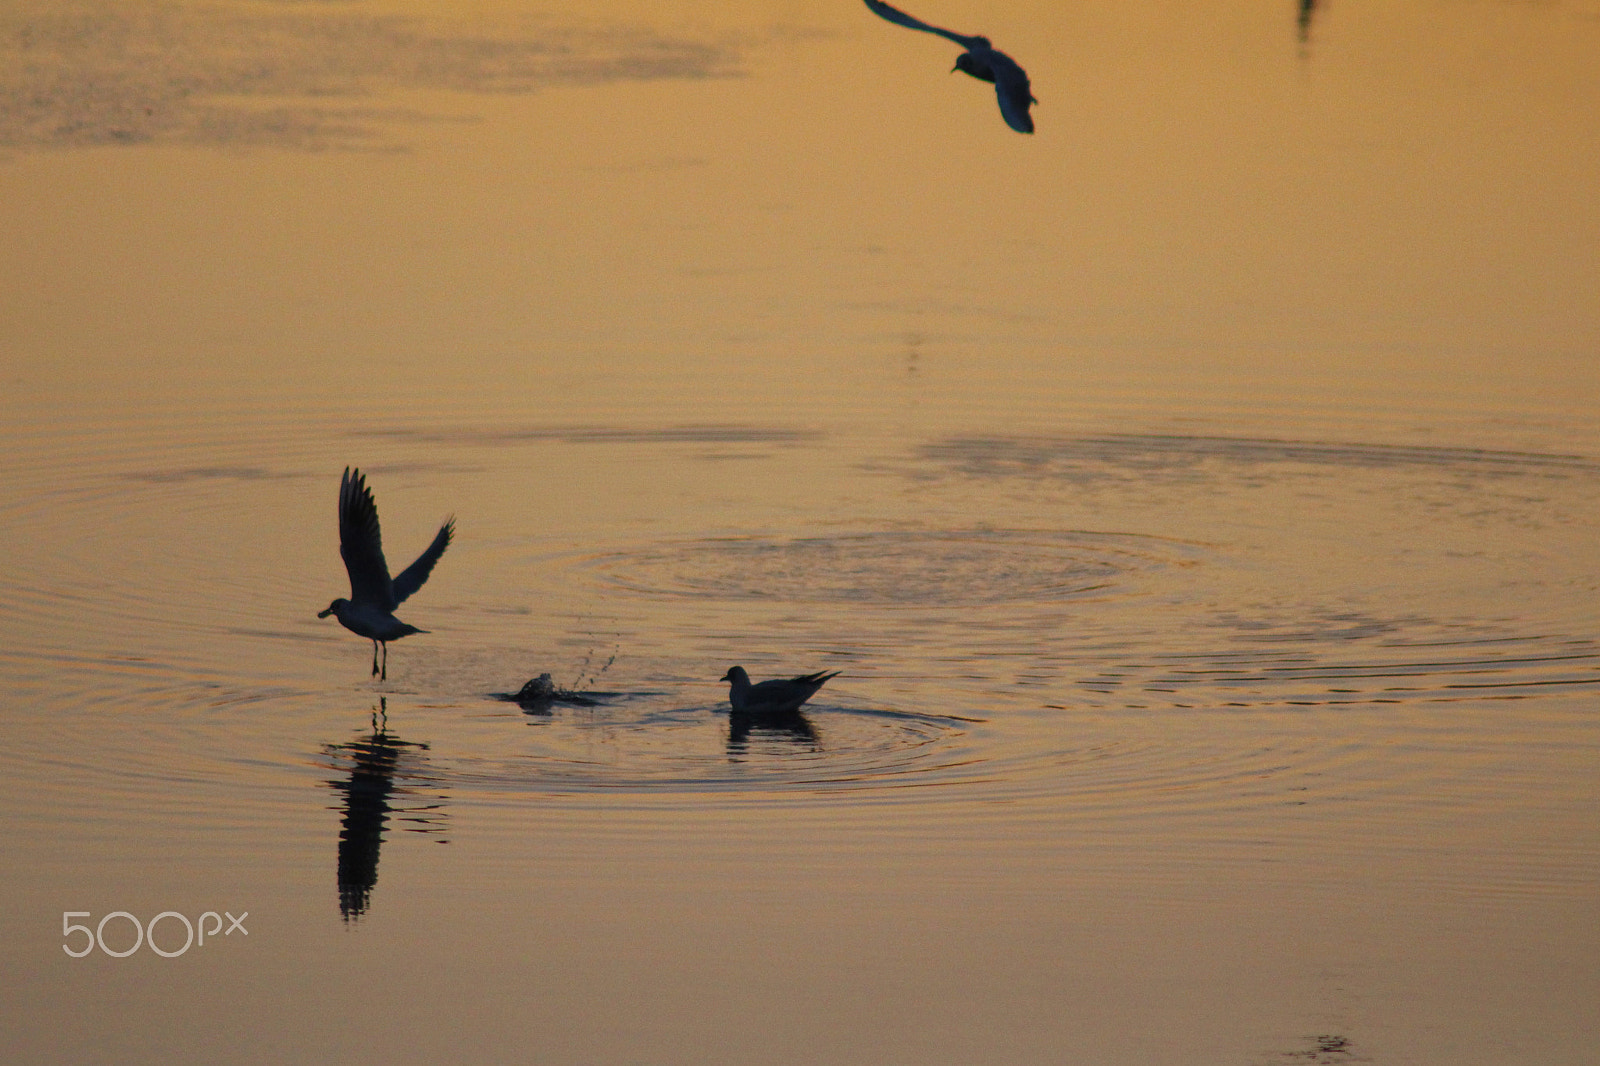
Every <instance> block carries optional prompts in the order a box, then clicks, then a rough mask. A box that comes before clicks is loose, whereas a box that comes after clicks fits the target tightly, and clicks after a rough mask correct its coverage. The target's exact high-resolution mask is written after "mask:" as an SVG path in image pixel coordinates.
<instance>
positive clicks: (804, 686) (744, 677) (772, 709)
mask: <svg viewBox="0 0 1600 1066" xmlns="http://www.w3.org/2000/svg"><path fill="white" fill-rule="evenodd" d="M838 676H839V671H837V670H835V671H834V672H833V673H831V674H830V673H826V672H823V673H816V674H802V675H801V676H800V677H793V678H787V679H784V678H779V679H777V680H774V681H763V682H761V684H759V685H752V684H751V683H750V675H749V674H747V673H745V670H744V667H742V666H730V667H728V672H727V673H725V674H723V675H722V677H721V680H723V681H731V682H733V685H732V687H731V688H729V690H728V702H729V703H730V704H732V705H733V713H734V714H772V715H778V714H792V713H793V712H795V711H798V710H799V709H800V705H801V704H802V703H804V702H805V701H806V700H809V699H810V698H811V697H812V696H815V695H816V694H817V689H819V688H821V687H822V686H823V685H825V684H827V683H828V681H829V680H831V679H832V678H835V677H838Z"/></svg>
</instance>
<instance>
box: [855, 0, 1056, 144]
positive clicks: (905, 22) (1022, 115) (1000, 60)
mask: <svg viewBox="0 0 1600 1066" xmlns="http://www.w3.org/2000/svg"><path fill="white" fill-rule="evenodd" d="M866 4H867V7H868V8H869V9H870V10H871V11H872V13H873V14H874V15H877V16H878V17H879V18H883V19H888V20H889V21H890V22H893V23H895V24H896V25H900V26H906V27H909V28H910V29H913V30H922V31H923V32H925V33H937V34H938V35H939V36H940V37H944V38H947V39H949V40H952V41H954V42H955V43H956V44H959V45H960V46H961V47H963V48H965V49H966V51H965V52H963V53H961V54H960V55H958V56H956V65H955V67H954V68H952V70H951V73H955V71H957V70H959V71H961V72H962V73H963V74H970V75H972V76H973V77H974V78H977V79H978V80H980V81H990V82H993V83H994V91H995V95H996V96H998V97H999V98H1000V114H1001V116H1002V117H1003V118H1004V119H1005V120H1006V125H1008V126H1010V127H1011V128H1012V129H1014V130H1016V131H1017V132H1018V133H1032V132H1033V116H1032V115H1030V114H1029V113H1028V108H1030V107H1031V106H1033V105H1034V104H1036V103H1038V102H1039V101H1037V100H1035V99H1034V98H1033V91H1032V89H1031V88H1030V87H1029V85H1028V74H1027V72H1026V71H1024V70H1023V69H1022V68H1021V67H1019V66H1018V65H1017V61H1016V60H1014V59H1012V58H1011V57H1010V56H1008V55H1006V54H1005V53H1004V52H1001V51H998V50H997V49H996V48H995V47H994V46H993V45H991V44H990V43H989V38H987V37H967V36H963V35H962V34H959V33H953V32H951V31H950V30H943V29H940V28H939V27H938V26H930V25H928V24H927V23H926V22H923V21H922V20H921V19H917V18H912V17H911V16H910V15H908V14H906V13H905V12H904V11H901V10H899V9H898V8H893V7H890V6H889V5H888V4H886V3H884V2H883V0H866Z"/></svg>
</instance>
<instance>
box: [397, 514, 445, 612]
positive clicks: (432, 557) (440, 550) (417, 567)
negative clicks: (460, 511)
mask: <svg viewBox="0 0 1600 1066" xmlns="http://www.w3.org/2000/svg"><path fill="white" fill-rule="evenodd" d="M455 531H456V520H455V518H454V517H453V516H452V517H450V518H447V519H445V522H444V525H442V526H440V527H439V532H438V533H436V534H435V535H434V538H433V543H432V544H430V545H428V550H427V551H425V552H423V553H422V554H421V555H419V556H417V561H416V562H414V563H412V564H411V565H410V566H408V567H406V568H405V569H404V570H402V571H400V573H399V574H398V575H397V576H396V577H395V579H394V602H395V606H396V607H398V606H399V605H400V604H402V603H404V602H405V599H406V597H407V596H409V595H411V594H412V593H413V592H415V591H417V590H418V589H419V588H421V587H422V583H423V582H424V581H426V580H428V575H429V574H431V573H433V564H434V563H436V562H438V561H439V556H441V555H443V554H444V550H445V549H446V548H448V547H450V537H451V535H452V534H453V533H455ZM391 609H392V608H391Z"/></svg>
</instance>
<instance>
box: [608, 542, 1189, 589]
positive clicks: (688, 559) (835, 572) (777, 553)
mask: <svg viewBox="0 0 1600 1066" xmlns="http://www.w3.org/2000/svg"><path fill="white" fill-rule="evenodd" d="M1202 557H1203V549H1202V548H1201V546H1199V545H1196V544H1192V543H1186V542H1183V541H1177V540H1172V539H1166V538H1161V537H1149V536H1139V535H1135V534H1127V533H1094V532H1086V531H1078V530H1066V531H1059V532H1058V531H1042V530H1040V531H1035V530H953V531H943V532H905V531H891V532H878V533H847V534H834V535H830V536H819V537H714V538H707V539H700V540H689V541H682V542H679V543H671V544H656V545H649V546H644V547H639V548H635V549H631V550H626V551H620V552H610V553H607V554H604V555H597V556H590V557H587V558H585V559H584V560H582V565H583V566H585V567H587V568H588V569H589V570H591V571H592V572H593V573H595V574H596V575H597V576H598V578H599V579H600V581H601V582H602V583H603V584H605V585H606V586H608V587H609V588H611V589H615V590H621V591H625V592H632V593H637V594H642V595H645V596H650V597H658V598H675V597H685V598H704V599H718V600H772V601H777V602H783V603H813V604H816V603H833V604H846V605H850V604H859V605H877V606H891V607H892V606H901V605H903V606H914V607H927V606H928V605H930V604H937V605H941V606H943V607H972V606H983V605H989V604H1006V603H1023V602H1048V601H1054V600H1069V599H1077V598H1081V597H1103V596H1110V595H1117V594H1125V593H1128V592H1130V591H1132V589H1133V588H1134V586H1133V584H1132V579H1135V578H1138V577H1141V576H1143V575H1147V574H1150V573H1154V572H1158V571H1161V570H1164V569H1168V568H1171V567H1177V566H1192V565H1195V564H1196V563H1197V562H1199V561H1200V559H1201V558H1202Z"/></svg>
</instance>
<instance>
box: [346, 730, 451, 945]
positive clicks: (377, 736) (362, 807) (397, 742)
mask: <svg viewBox="0 0 1600 1066" xmlns="http://www.w3.org/2000/svg"><path fill="white" fill-rule="evenodd" d="M388 726H389V722H388V701H387V699H384V700H383V701H382V705H381V706H380V708H379V709H378V710H376V711H374V712H373V714H372V729H371V732H370V734H368V735H364V736H359V737H357V738H356V739H355V740H352V741H349V742H347V743H344V744H329V745H326V746H325V747H324V748H323V752H324V754H326V755H328V756H330V757H332V758H333V759H335V760H336V761H338V762H340V763H343V762H346V761H348V763H349V766H350V770H349V773H348V775H347V776H346V777H344V778H342V779H336V780H333V781H329V782H328V787H329V788H331V789H333V790H334V791H335V792H338V793H341V794H342V795H343V797H344V798H343V801H342V803H341V805H340V806H341V810H342V812H343V814H342V817H341V818H340V824H339V860H338V884H339V914H340V915H341V916H342V917H343V918H344V920H345V921H346V922H347V923H348V922H352V921H355V920H356V919H358V918H360V917H361V916H362V915H363V914H365V913H366V912H367V908H368V907H369V906H370V905H371V901H372V890H373V888H374V887H375V886H376V885H377V883H378V856H379V853H380V851H381V850H382V848H383V834H384V830H385V829H386V828H387V826H388V823H389V815H390V813H391V812H394V811H396V810H398V811H400V812H401V813H404V814H408V815H409V816H410V818H411V820H413V821H416V822H418V823H419V824H420V825H421V826H424V827H428V826H434V825H436V824H437V823H438V821H439V820H440V815H438V813H437V810H438V805H437V804H434V805H428V806H424V807H421V808H416V809H411V808H405V807H397V806H396V805H395V804H394V803H392V802H391V799H392V797H393V796H394V795H395V794H396V793H397V792H404V791H405V789H404V788H403V786H397V785H396V784H395V778H396V776H397V775H399V776H400V777H401V778H402V779H404V778H405V777H408V776H416V775H417V774H418V771H419V770H420V765H418V764H419V763H420V761H421V760H420V758H418V757H416V756H414V755H413V754H412V753H413V752H421V751H426V750H428V746H427V745H426V744H420V743H415V742H412V741H408V740H401V739H400V738H399V737H397V736H395V735H394V734H393V733H390V732H389V729H388Z"/></svg>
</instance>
